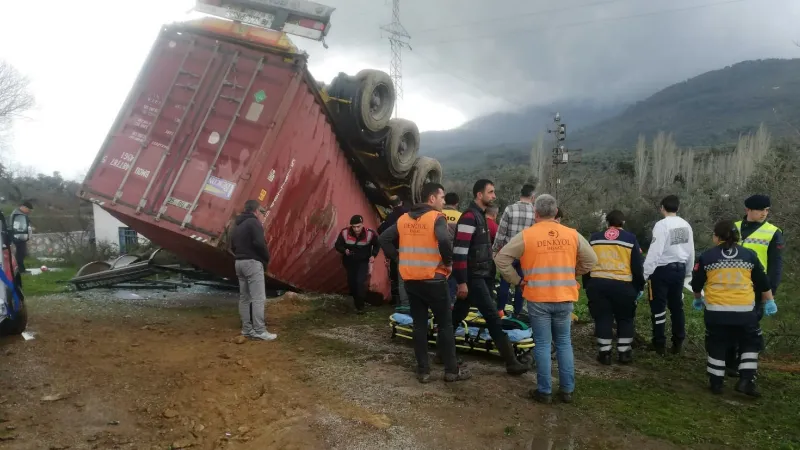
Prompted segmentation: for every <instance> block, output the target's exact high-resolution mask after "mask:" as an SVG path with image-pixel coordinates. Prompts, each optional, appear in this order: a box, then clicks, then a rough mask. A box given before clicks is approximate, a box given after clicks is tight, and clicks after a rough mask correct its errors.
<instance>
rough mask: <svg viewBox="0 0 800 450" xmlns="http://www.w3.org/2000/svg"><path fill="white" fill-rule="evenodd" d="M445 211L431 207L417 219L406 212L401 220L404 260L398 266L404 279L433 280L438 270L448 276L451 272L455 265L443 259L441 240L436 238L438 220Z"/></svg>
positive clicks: (401, 258) (401, 248)
mask: <svg viewBox="0 0 800 450" xmlns="http://www.w3.org/2000/svg"><path fill="white" fill-rule="evenodd" d="M442 216H443V214H442V213H441V212H439V211H429V212H427V213H425V214H423V215H422V216H420V217H418V218H417V219H416V220H415V219H412V218H411V216H410V215H408V214H403V216H402V217H400V218H399V219H398V220H397V232H398V235H399V244H400V248H399V253H400V260H399V263H398V269H399V270H400V277H402V278H403V280H404V281H409V280H432V279H434V278H436V274H437V273H438V274H441V275H443V276H444V278H447V277H448V276H450V271H451V269H450V268H449V267H446V266H445V265H444V263H443V262H442V255H441V254H440V253H439V241H438V240H437V239H436V233H435V232H434V224H435V223H436V220H437V219H438V218H439V217H442Z"/></svg>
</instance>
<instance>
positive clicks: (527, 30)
mask: <svg viewBox="0 0 800 450" xmlns="http://www.w3.org/2000/svg"><path fill="white" fill-rule="evenodd" d="M746 1H749V0H726V1H720V2H714V3H705V4H702V5H694V6H687V7H684V8H673V9H665V10H661V11H651V12H648V13H640V14H631V15H627V16H616V17H605V18H600V19H592V20H584V21H581V22H571V23H565V24H561V25H557V26H554V27H545V28H519V29H516V30H511V31H507V32H501V33H493V34H487V35H482V36H469V37H463V38H454V39H445V40H441V41H430V42H423V43H422V44H418V45H423V46H424V45H435V44H449V43H451V42H462V41H475V40H484V39H495V38H498V37H500V36H507V35H514V34H527V33H531V32H536V31H550V30H554V29H560V28H571V27H577V26H582V25H590V24H594V23H600V22H614V21H618V20H626V19H638V18H642V17H652V16H659V15H662V14H669V13H675V12H684V11H693V10H697V9H703V8H711V7H714V6H722V5H729V4H733V3H742V2H746Z"/></svg>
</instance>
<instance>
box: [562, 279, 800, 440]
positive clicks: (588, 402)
mask: <svg viewBox="0 0 800 450" xmlns="http://www.w3.org/2000/svg"><path fill="white" fill-rule="evenodd" d="M783 288H784V287H782V291H783V292H784V293H785V297H786V298H789V295H788V293H787V291H788V292H794V291H796V290H797V289H792V288H789V287H788V286H787V289H785V290H784V289H783ZM691 298H692V296H691V294H689V293H688V292H687V293H686V295H685V297H684V311H685V316H686V341H685V342H684V352H683V355H681V356H672V355H668V356H667V357H660V356H657V355H656V354H655V353H653V352H647V351H646V350H645V349H644V348H642V345H639V346H638V347H637V348H635V350H634V358H635V365H634V367H635V368H636V369H637V370H636V372H635V373H634V375H633V377H632V378H629V379H621V380H620V379H614V380H608V379H601V378H595V377H591V376H579V377H578V393H579V395H578V396H576V405H577V407H578V408H580V409H581V410H582V411H587V412H589V413H590V414H591V415H593V416H596V417H598V418H600V419H602V420H606V421H610V422H611V423H615V424H617V425H618V426H620V427H622V428H623V429H630V428H633V429H635V430H637V431H639V432H641V433H642V434H645V435H648V436H653V437H657V438H661V439H665V440H668V441H672V442H675V443H677V444H681V445H714V446H723V447H724V448H738V449H785V450H793V449H800V426H798V424H800V407H798V406H797V403H796V402H797V399H798V398H800V375H798V374H791V373H783V372H776V371H774V370H769V369H764V368H763V367H762V369H761V370H760V371H759V378H758V384H759V388H760V390H761V392H762V395H763V397H762V398H760V399H751V398H748V397H746V396H744V395H741V394H738V393H736V392H735V391H734V389H733V387H734V385H735V381H736V380H734V379H730V378H729V379H726V381H725V393H724V394H723V395H722V396H714V395H712V394H711V393H710V392H708V390H707V386H708V377H707V375H706V372H705V370H706V368H705V366H706V353H705V347H704V345H705V343H704V341H705V324H704V321H703V313H702V312H701V311H695V310H693V309H692V308H691ZM778 301H779V302H780V299H779V300H778ZM778 307H779V312H778V315H776V316H774V317H765V318H764V319H763V320H762V321H761V326H762V329H763V330H764V336H765V338H766V342H767V349H766V351H765V352H764V353H762V358H761V359H762V361H763V360H772V359H773V358H774V359H780V360H786V359H787V358H788V359H789V360H792V361H795V362H796V361H797V359H798V358H797V354H798V350H800V349H799V348H798V344H797V342H796V341H792V340H791V337H792V336H793V335H794V334H796V333H797V331H798V325H797V324H798V317H800V314H798V312H799V311H800V305H795V304H792V303H790V302H782V303H779V306H778ZM669 316H670V315H669V314H667V317H668V320H667V327H666V335H667V341H668V342H669V340H670V337H671V319H670V317H669ZM636 334H637V336H638V339H637V340H636V341H638V342H639V343H644V344H647V343H649V342H650V340H651V337H652V333H651V322H650V307H649V304H648V300H647V298H644V299H643V300H642V301H640V302H639V306H638V307H637V312H636ZM588 341H589V339H587V340H586V341H583V340H582V341H580V342H576V345H577V346H579V347H582V346H584V345H589V342H588ZM591 341H594V339H593V338H591ZM592 344H593V342H592Z"/></svg>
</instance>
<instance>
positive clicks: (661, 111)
mask: <svg viewBox="0 0 800 450" xmlns="http://www.w3.org/2000/svg"><path fill="white" fill-rule="evenodd" d="M773 108H774V109H776V110H777V111H778V113H779V116H778V117H779V119H780V120H778V119H776V115H775V113H774V112H773ZM786 120H788V121H790V122H791V123H793V124H794V125H796V126H797V125H800V59H791V60H785V59H784V60H780V59H768V60H758V61H745V62H742V63H738V64H735V65H733V66H729V67H725V68H724V69H719V70H714V71H711V72H706V73H704V74H702V75H699V76H697V77H694V78H691V79H689V80H686V81H683V82H681V83H677V84H674V85H672V86H670V87H668V88H666V89H663V90H661V91H659V92H657V93H656V94H654V95H652V96H650V97H649V98H647V99H645V100H643V101H640V102H638V103H636V104H634V105H632V106H630V107H629V108H627V109H626V110H625V111H624V112H623V113H622V114H620V115H618V116H616V117H614V118H612V119H609V120H606V121H603V122H601V123H598V124H595V125H593V126H591V127H588V128H585V129H583V130H581V131H580V132H578V133H576V134H575V135H573V136H572V138H573V140H572V144H575V145H577V146H582V147H583V148H585V149H587V150H607V149H614V148H632V147H633V146H634V145H635V144H636V139H637V138H638V136H639V134H640V133H644V134H645V135H647V136H648V137H652V136H654V135H655V134H656V133H658V132H659V131H665V132H672V133H673V135H674V137H675V141H676V142H677V143H678V145H681V146H710V145H720V144H726V143H731V142H734V141H735V140H736V139H737V138H738V136H739V135H740V134H742V133H747V132H749V131H752V130H755V129H756V128H758V125H759V124H760V123H761V122H764V123H765V124H766V125H767V126H768V127H769V129H770V131H771V132H772V134H773V135H774V136H785V135H788V134H792V133H795V132H794V130H792V129H791V127H789V126H787V125H786V123H785V121H786Z"/></svg>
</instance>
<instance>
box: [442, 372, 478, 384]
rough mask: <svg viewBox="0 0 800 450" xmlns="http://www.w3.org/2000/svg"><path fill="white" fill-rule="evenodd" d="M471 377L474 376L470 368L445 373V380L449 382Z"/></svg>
mask: <svg viewBox="0 0 800 450" xmlns="http://www.w3.org/2000/svg"><path fill="white" fill-rule="evenodd" d="M470 378H472V373H471V372H470V371H469V369H459V370H458V373H446V374H444V381H446V382H448V383H452V382H455V381H464V380H469V379H470Z"/></svg>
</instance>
